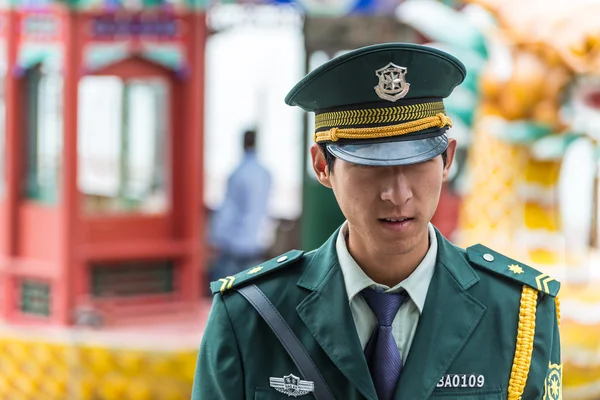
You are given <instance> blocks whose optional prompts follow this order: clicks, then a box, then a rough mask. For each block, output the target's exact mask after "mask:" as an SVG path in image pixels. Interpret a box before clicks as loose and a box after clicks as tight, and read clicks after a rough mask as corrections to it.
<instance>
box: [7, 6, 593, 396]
mask: <svg viewBox="0 0 600 400" xmlns="http://www.w3.org/2000/svg"><path fill="white" fill-rule="evenodd" d="M599 13H600V1H594V0H570V1H566V0H529V1H527V2H522V1H517V0H502V1H500V0H472V1H471V0H464V1H459V0H444V1H442V0H439V1H438V0H247V1H246V0H230V1H209V2H206V1H204V0H168V1H167V0H104V1H103V0H61V1H58V0H57V1H50V0H15V1H12V2H8V1H3V2H2V4H1V5H0V74H2V77H3V79H0V161H1V162H0V399H1V400H20V399H27V400H44V399H52V400H63V399H64V400H75V399H82V400H83V399H89V400H113V399H115V400H116V399H118V400H127V399H132V400H133V399H141V400H153V399H157V400H163V399H164V400H171V399H173V400H178V399H188V398H189V397H190V394H191V387H192V381H193V375H194V368H195V362H196V354H197V349H198V345H199V343H200V340H201V337H202V331H203V327H204V324H205V321H206V317H207V315H208V312H209V309H210V304H211V296H210V292H209V290H208V283H209V281H210V280H211V279H218V278H222V277H224V276H228V275H232V274H235V273H236V272H238V271H240V270H242V269H245V268H247V267H250V266H252V265H255V263H259V262H261V261H264V260H267V259H270V258H273V257H277V256H278V255H279V254H281V253H284V252H286V251H288V250H290V249H295V248H297V249H302V250H311V249H313V248H316V247H318V246H319V245H320V244H321V243H322V242H323V241H324V240H326V238H327V237H328V236H329V235H331V233H332V232H333V231H334V230H335V229H336V228H337V227H338V226H339V225H340V224H341V223H342V221H343V216H342V215H341V213H340V211H339V209H338V208H337V205H336V204H335V199H334V198H333V195H332V193H331V192H330V191H329V190H328V189H325V188H323V187H321V186H320V185H319V184H318V182H317V181H316V179H315V178H314V177H313V174H312V172H311V170H310V165H309V164H308V158H309V153H308V148H309V147H310V145H311V143H312V133H313V124H314V122H313V116H312V115H306V114H305V113H303V112H302V111H301V110H299V109H297V108H293V107H289V106H286V105H285V104H284V102H283V99H284V97H285V95H286V93H287V92H288V90H289V89H291V87H292V86H293V85H294V84H295V83H296V82H297V81H298V80H300V79H301V78H302V77H303V76H304V75H305V74H306V73H307V72H308V71H310V70H312V69H314V68H316V67H318V66H319V65H321V64H323V63H324V62H326V61H328V60H329V59H331V58H333V57H335V56H337V55H339V54H342V53H343V52H345V51H348V50H351V49H354V48H357V47H360V46H364V45H369V44H375V43H381V42H390V41H405V42H413V43H421V44H427V45H430V46H433V47H436V48H440V49H443V50H446V51H449V52H450V53H452V54H454V55H456V56H457V57H458V58H460V59H461V60H462V61H463V62H464V63H465V64H466V66H467V68H468V76H467V79H466V80H465V82H464V83H463V84H462V85H461V86H460V87H459V88H457V89H456V90H455V91H454V93H453V94H452V96H451V97H450V98H449V99H447V101H446V102H445V104H446V109H447V112H448V113H449V114H450V116H451V117H452V119H453V123H454V124H453V128H452V129H451V131H450V134H451V135H452V136H453V137H455V138H456V139H457V140H458V143H459V148H458V153H457V161H456V163H455V165H454V167H453V171H452V175H451V179H450V181H449V182H448V183H447V184H446V185H445V186H444V188H443V192H442V197H441V200H440V205H439V208H438V211H437V213H436V215H435V217H434V221H433V222H434V224H435V225H436V226H437V227H438V228H439V229H440V230H441V232H442V233H443V234H444V235H446V237H448V238H449V239H451V240H453V241H454V242H455V243H456V244H458V245H461V246H464V247H466V246H469V245H472V244H475V243H483V244H485V245H487V246H489V247H492V248H494V249H495V250H497V251H499V252H503V253H505V254H507V255H508V256H510V257H512V258H516V259H519V260H522V261H523V262H526V263H528V264H529V265H531V266H533V267H536V268H538V269H540V270H542V271H543V272H545V273H547V274H548V275H549V276H551V277H552V278H546V279H545V280H543V281H541V282H540V285H543V284H544V283H547V282H548V281H549V279H553V278H554V279H557V280H559V281H561V283H562V289H561V294H560V297H561V304H562V306H561V315H562V319H561V321H562V323H561V332H562V342H563V343H562V346H563V347H562V348H563V350H562V351H563V354H562V357H563V371H564V372H563V393H562V396H563V398H564V399H567V400H579V399H582V400H583V399H586V400H587V399H589V400H591V399H596V400H597V399H600V290H599V289H600V252H599V250H598V248H599V246H600V226H599V223H598V221H599V213H600V202H599V201H598V198H599V194H600V188H599V185H598V176H599V175H598V172H599V166H600V164H599V160H600V149H599V147H598V140H599V139H600V22H598V20H597V17H596V16H597V15H599ZM348 84H349V85H351V84H352V82H348Z"/></svg>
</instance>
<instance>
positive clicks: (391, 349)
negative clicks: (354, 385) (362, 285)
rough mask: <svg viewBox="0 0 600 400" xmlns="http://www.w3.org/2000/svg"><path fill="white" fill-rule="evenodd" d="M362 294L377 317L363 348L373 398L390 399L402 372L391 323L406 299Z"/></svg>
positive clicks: (368, 290) (369, 290)
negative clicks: (374, 392)
mask: <svg viewBox="0 0 600 400" xmlns="http://www.w3.org/2000/svg"><path fill="white" fill-rule="evenodd" d="M362 295H363V298H364V299H365V301H366V302H367V304H368V305H369V307H370V308H371V310H372V311H373V313H374V314H375V316H376V317H377V320H378V325H377V327H376V328H375V330H374V331H373V334H372V335H371V338H370V339H369V342H368V343H367V347H366V348H365V357H366V358H367V364H368V365H369V371H370V372H371V378H372V379H373V383H374V384H375V390H376V391H377V397H379V400H391V399H392V398H393V397H394V391H395V390H396V385H397V383H398V379H399V378H400V373H401V372H402V357H401V356H400V350H398V346H397V345H396V341H395V340H394V337H393V336H392V322H393V321H394V318H395V317H396V314H397V313H398V310H399V309H400V306H401V305H402V303H404V301H405V300H406V294H405V293H402V294H400V293H383V292H376V291H374V290H371V289H366V290H363V291H362Z"/></svg>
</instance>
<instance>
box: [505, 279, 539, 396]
mask: <svg viewBox="0 0 600 400" xmlns="http://www.w3.org/2000/svg"><path fill="white" fill-rule="evenodd" d="M537 297H538V292H537V291H536V290H535V289H532V288H530V287H529V286H523V292H522V294H521V309H520V311H519V327H518V329H517V346H516V349H515V358H514V361H513V366H512V370H511V372H510V381H509V382H508V400H518V399H520V398H521V396H522V395H523V392H524V391H525V385H526V384H527V376H528V375H529V368H530V367H531V355H532V354H533V339H534V337H535V312H536V309H537Z"/></svg>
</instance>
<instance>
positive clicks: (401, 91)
mask: <svg viewBox="0 0 600 400" xmlns="http://www.w3.org/2000/svg"><path fill="white" fill-rule="evenodd" d="M407 71H408V69H407V68H406V67H399V66H398V65H396V64H394V63H389V64H388V65H386V66H385V67H383V68H380V69H378V70H377V71H375V75H377V77H378V78H379V83H378V84H377V86H375V92H376V93H377V96H379V97H381V98H382V99H384V100H389V101H396V100H398V99H401V98H403V97H404V96H406V94H407V93H408V89H409V88H410V83H407V82H406V79H405V77H404V76H405V75H406V72H407Z"/></svg>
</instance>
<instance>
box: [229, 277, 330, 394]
mask: <svg viewBox="0 0 600 400" xmlns="http://www.w3.org/2000/svg"><path fill="white" fill-rule="evenodd" d="M236 290H237V291H238V292H239V293H240V294H241V295H242V296H244V297H245V298H246V300H248V301H249V302H250V304H252V306H253V307H254V308H255V309H256V311H258V313H259V314H260V316H261V317H262V318H263V319H264V320H265V321H266V323H267V324H269V326H270V327H271V329H272V330H273V332H274V333H275V335H276V336H277V338H278V339H279V341H280V342H281V344H282V345H283V347H285V350H286V351H287V353H288V354H289V355H290V357H291V358H292V360H293V361H294V364H296V367H297V368H298V370H299V371H300V373H301V374H302V376H303V378H304V379H306V380H309V381H312V382H313V383H314V392H313V396H314V397H315V399H317V400H334V397H333V395H332V394H331V390H329V386H327V383H325V380H324V379H323V376H321V373H320V372H319V370H318V369H317V366H316V365H315V363H314V362H313V360H312V359H311V358H310V356H309V355H308V353H307V352H306V350H305V349H304V347H302V344H301V343H300V341H299V340H298V338H297V337H296V335H295V334H294V332H293V331H292V329H291V328H290V327H289V325H288V324H287V323H286V322H285V320H284V319H283V317H282V316H281V314H279V311H277V309H276V308H275V306H274V305H273V303H271V301H270V300H269V299H268V298H267V296H265V294H264V293H263V292H262V291H261V290H260V289H259V288H258V286H256V285H246V286H242V287H239V288H236Z"/></svg>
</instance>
